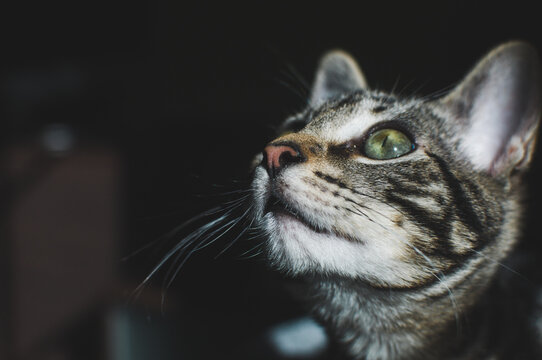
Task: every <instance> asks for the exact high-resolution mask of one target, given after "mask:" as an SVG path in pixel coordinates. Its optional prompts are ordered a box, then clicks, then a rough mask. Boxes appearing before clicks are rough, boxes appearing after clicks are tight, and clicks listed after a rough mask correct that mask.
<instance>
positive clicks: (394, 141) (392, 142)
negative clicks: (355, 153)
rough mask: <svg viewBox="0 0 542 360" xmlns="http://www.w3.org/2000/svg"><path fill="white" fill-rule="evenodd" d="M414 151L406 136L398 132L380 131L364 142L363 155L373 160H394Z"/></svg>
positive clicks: (390, 130) (392, 130)
mask: <svg viewBox="0 0 542 360" xmlns="http://www.w3.org/2000/svg"><path fill="white" fill-rule="evenodd" d="M412 150H414V144H413V143H412V141H410V139H409V138H408V136H406V135H405V134H404V133H402V132H401V131H399V130H395V129H382V130H378V131H375V132H374V133H372V134H371V135H369V137H368V138H367V140H366V141H365V148H364V151H365V155H366V156H367V157H369V158H371V159H375V160H388V159H394V158H397V157H399V156H403V155H405V154H408V153H409V152H411V151H412Z"/></svg>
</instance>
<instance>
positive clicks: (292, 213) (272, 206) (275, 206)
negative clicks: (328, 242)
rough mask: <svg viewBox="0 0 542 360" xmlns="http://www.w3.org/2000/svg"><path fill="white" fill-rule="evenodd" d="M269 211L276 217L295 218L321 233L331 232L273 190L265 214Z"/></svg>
mask: <svg viewBox="0 0 542 360" xmlns="http://www.w3.org/2000/svg"><path fill="white" fill-rule="evenodd" d="M267 213H271V214H273V215H274V216H275V217H281V216H285V217H288V218H290V219H294V220H295V221H298V222H300V223H302V224H303V225H305V226H306V227H308V228H309V229H310V230H312V231H314V232H316V233H319V234H330V233H331V232H330V231H329V230H328V229H326V228H323V227H322V226H318V225H316V224H314V223H313V222H311V221H310V220H309V219H307V218H306V217H305V216H304V215H303V214H302V213H300V212H299V211H297V210H296V209H295V207H294V206H292V205H291V204H290V203H289V202H288V201H286V200H284V199H283V198H282V197H281V196H280V195H277V194H275V193H274V192H272V193H271V194H270V196H269V198H268V200H267V203H266V205H265V208H264V215H265V214H267Z"/></svg>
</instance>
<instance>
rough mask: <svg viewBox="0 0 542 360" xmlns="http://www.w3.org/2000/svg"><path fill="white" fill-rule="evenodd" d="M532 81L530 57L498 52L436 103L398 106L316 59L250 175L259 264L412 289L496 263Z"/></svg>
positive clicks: (530, 120) (534, 89)
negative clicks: (262, 258) (305, 94)
mask: <svg viewBox="0 0 542 360" xmlns="http://www.w3.org/2000/svg"><path fill="white" fill-rule="evenodd" d="M539 77H540V74H539V63H538V57H537V55H536V52H535V51H534V50H533V49H532V48H531V47H530V46H528V45H526V44H523V43H519V42H512V43H508V44H505V45H502V46H500V47H498V48H497V49H495V50H493V51H492V52H490V53H489V54H488V55H487V56H486V57H485V58H484V59H483V60H482V61H481V62H480V63H479V64H478V65H477V66H476V67H475V68H474V69H473V70H472V71H471V72H470V73H469V74H468V75H467V76H466V78H465V79H464V80H463V81H462V82H461V83H460V84H459V85H458V86H457V87H455V89H454V90H452V91H451V92H450V93H449V94H448V95H446V96H444V97H442V98H438V99H423V98H421V99H420V98H401V97H396V96H394V95H393V94H387V93H383V92H378V91H373V90H370V89H369V87H368V86H367V83H366V81H365V78H364V76H363V74H362V73H361V71H360V69H359V68H358V66H357V65H356V63H355V62H354V60H353V59H352V58H351V57H350V56H349V55H347V54H345V53H344V52H340V51H334V52H331V53H329V54H327V55H326V56H324V57H323V59H322V60H321V63H320V66H319V69H318V71H317V74H316V79H315V81H314V85H313V89H312V94H311V97H310V101H309V105H308V107H307V108H306V109H305V110H304V111H303V112H301V113H299V114H297V115H295V116H292V117H291V118H289V119H287V120H286V122H285V123H284V129H283V130H284V134H283V135H281V136H279V137H278V138H276V139H275V140H273V141H272V142H270V143H269V144H268V145H267V146H266V147H265V149H264V151H263V154H262V155H261V163H260V165H258V166H257V167H256V169H255V175H254V180H253V185H252V188H253V201H254V209H255V210H254V217H255V219H256V221H257V223H258V224H259V226H260V228H262V229H263V231H264V232H265V234H266V236H267V249H268V257H269V259H270V261H271V263H273V264H274V265H275V266H276V267H278V268H280V269H281V270H283V271H286V272H288V273H290V274H293V275H307V274H310V275H322V276H327V275H329V276H340V277H346V278H351V279H352V278H354V279H359V280H361V281H364V282H366V283H368V284H370V285H372V286H375V287H386V288H413V287H418V286H425V285H427V284H431V283H434V282H436V281H437V280H440V279H441V275H442V274H447V275H449V276H450V277H453V274H454V273H457V272H462V271H475V270H476V269H477V268H481V267H483V264H486V263H488V262H491V261H493V262H495V261H497V260H499V259H501V258H502V257H503V256H505V254H506V253H507V252H508V251H509V249H510V248H511V247H512V246H513V244H514V242H515V241H516V238H517V228H518V226H517V222H518V220H519V216H520V214H519V210H518V207H519V206H518V201H519V200H518V197H519V196H518V193H519V191H518V183H519V182H518V181H517V179H519V178H520V177H521V174H522V173H523V172H524V170H525V169H526V168H527V167H528V165H529V162H530V159H531V157H532V153H533V149H534V145H535V138H536V133H537V127H538V121H539V117H540V105H541V101H540V100H541V99H540V95H541V91H540V79H539ZM467 263H468V264H471V265H472V266H468V267H467V266H465V264H467Z"/></svg>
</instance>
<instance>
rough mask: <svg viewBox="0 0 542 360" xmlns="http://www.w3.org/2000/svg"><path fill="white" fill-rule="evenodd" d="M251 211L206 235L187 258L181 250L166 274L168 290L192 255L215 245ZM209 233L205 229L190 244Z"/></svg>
mask: <svg viewBox="0 0 542 360" xmlns="http://www.w3.org/2000/svg"><path fill="white" fill-rule="evenodd" d="M249 210H250V208H249V209H247V210H246V211H245V212H244V213H243V215H241V216H239V217H237V218H235V219H233V220H230V221H228V222H227V223H225V224H223V225H222V226H220V227H219V228H217V229H214V230H213V231H212V232H210V233H208V234H206V235H205V237H204V238H203V240H202V241H201V242H200V243H199V244H198V245H196V246H194V248H192V249H191V250H190V251H189V253H188V254H187V255H186V256H184V257H183V255H184V251H183V250H182V249H180V253H179V254H178V255H177V256H176V258H175V261H174V262H173V264H172V265H171V267H170V269H169V270H168V272H167V274H166V277H165V279H166V281H167V285H166V288H169V286H170V285H171V283H172V282H173V280H174V279H175V277H176V276H177V274H178V273H179V271H180V269H181V268H182V267H183V265H184V264H185V263H186V261H188V259H189V258H190V257H191V256H192V254H194V253H195V252H197V251H200V250H202V249H204V248H206V247H207V246H209V245H211V244H213V243H214V242H216V241H217V240H218V239H220V238H221V237H222V236H224V235H225V234H227V233H228V232H229V231H230V230H231V229H232V228H234V227H235V226H236V225H237V224H238V223H239V222H240V221H241V220H242V219H244V217H245V216H246V214H247V213H248V211H249ZM207 231H208V229H205V230H204V231H203V232H202V233H198V234H197V235H196V236H195V237H193V238H192V240H191V241H190V243H194V241H197V240H198V239H200V238H201V236H203V234H204V233H205V232H207ZM219 232H221V233H220V234H219V235H216V234H218V233H219ZM243 232H244V231H243ZM181 257H182V260H181V262H180V263H179V264H176V263H177V262H178V260H179V259H181ZM172 269H175V271H174V272H173V270H172ZM172 272H173V275H171V274H172ZM170 275H171V276H170Z"/></svg>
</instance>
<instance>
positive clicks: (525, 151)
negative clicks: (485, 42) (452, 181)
mask: <svg viewBox="0 0 542 360" xmlns="http://www.w3.org/2000/svg"><path fill="white" fill-rule="evenodd" d="M540 96H541V91H540V64H539V58H538V56H537V54H536V51H535V50H534V49H533V48H532V47H531V46H529V45H527V44H525V43H521V42H511V43H507V44H504V45H501V46H500V47H498V48H496V49H495V50H493V51H492V52H490V53H489V54H488V55H487V56H486V57H485V58H484V59H482V61H480V62H479V63H478V65H477V66H476V67H475V68H474V69H473V70H472V71H471V72H470V73H469V74H468V75H467V77H466V78H465V79H464V80H463V81H462V82H461V83H460V84H459V85H458V86H457V87H456V88H455V89H454V90H453V91H452V92H451V93H450V94H449V95H447V96H446V97H444V98H443V99H441V100H439V103H440V104H439V105H440V106H444V111H445V112H447V113H448V114H450V115H451V117H453V118H455V119H454V120H455V121H456V123H455V124H454V125H453V126H451V127H452V128H454V127H457V128H458V129H460V130H459V131H457V132H456V133H458V140H457V141H458V144H459V149H460V151H461V152H462V153H463V155H464V156H465V157H466V158H467V159H468V160H469V161H470V162H471V163H472V164H473V165H474V166H475V168H477V169H480V170H485V171H487V172H489V173H491V174H493V175H499V174H502V173H509V172H510V171H512V170H514V169H523V168H526V167H527V165H528V164H529V161H530V158H531V156H532V153H533V150H534V143H535V138H536V133H537V128H538V123H539V119H540V113H541V111H540V110H541V98H540Z"/></svg>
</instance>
